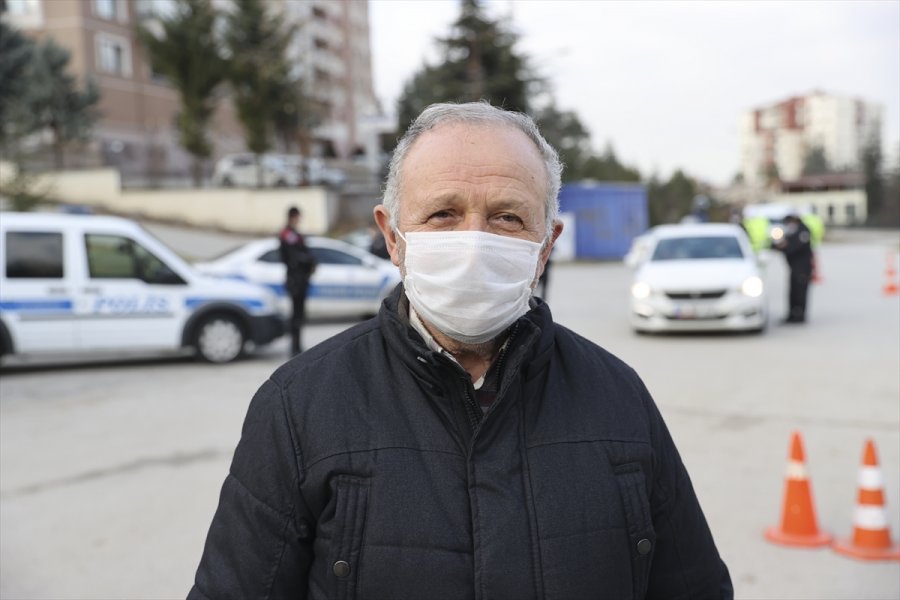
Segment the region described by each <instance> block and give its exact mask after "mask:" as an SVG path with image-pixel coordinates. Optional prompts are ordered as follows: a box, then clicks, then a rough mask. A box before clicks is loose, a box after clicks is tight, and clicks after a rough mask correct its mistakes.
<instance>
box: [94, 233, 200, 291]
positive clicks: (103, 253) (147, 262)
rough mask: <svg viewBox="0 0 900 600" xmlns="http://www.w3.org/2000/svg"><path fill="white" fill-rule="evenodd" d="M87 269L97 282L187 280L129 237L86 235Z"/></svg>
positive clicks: (175, 282) (166, 282) (176, 281)
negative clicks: (113, 280)
mask: <svg viewBox="0 0 900 600" xmlns="http://www.w3.org/2000/svg"><path fill="white" fill-rule="evenodd" d="M85 244H86V248H87V256H88V270H89V272H90V275H91V277H92V278H94V279H140V280H141V281H146V282H147V283H165V284H179V283H184V280H183V279H182V278H181V277H179V276H178V275H177V274H176V273H175V272H174V271H172V269H171V268H170V267H169V266H168V265H166V264H165V263H164V262H162V261H161V260H160V259H158V258H157V257H156V256H154V255H153V254H152V253H151V252H150V251H149V250H147V249H146V248H144V247H143V246H141V245H140V244H137V243H135V242H134V241H133V240H131V239H130V238H126V237H121V236H117V235H101V234H91V233H89V234H87V235H85Z"/></svg>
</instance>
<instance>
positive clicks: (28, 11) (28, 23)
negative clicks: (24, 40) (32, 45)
mask: <svg viewBox="0 0 900 600" xmlns="http://www.w3.org/2000/svg"><path fill="white" fill-rule="evenodd" d="M0 4H2V1H0ZM6 10H7V12H6V15H4V16H8V18H9V22H10V23H12V24H13V25H14V26H16V27H19V28H21V29H36V28H39V27H42V26H43V24H44V15H43V12H42V11H41V0H6Z"/></svg>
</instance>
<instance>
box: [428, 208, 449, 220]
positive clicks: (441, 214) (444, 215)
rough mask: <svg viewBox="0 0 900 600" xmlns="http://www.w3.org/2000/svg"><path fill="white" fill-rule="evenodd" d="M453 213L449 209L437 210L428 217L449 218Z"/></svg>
mask: <svg viewBox="0 0 900 600" xmlns="http://www.w3.org/2000/svg"><path fill="white" fill-rule="evenodd" d="M452 216H453V215H451V214H450V211H449V210H439V211H437V212H436V213H433V214H432V215H431V216H430V217H429V218H430V219H449V218H450V217H452Z"/></svg>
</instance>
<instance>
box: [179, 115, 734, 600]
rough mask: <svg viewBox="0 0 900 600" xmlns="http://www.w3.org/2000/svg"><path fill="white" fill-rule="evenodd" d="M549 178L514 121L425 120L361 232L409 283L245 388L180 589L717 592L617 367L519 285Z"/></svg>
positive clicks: (721, 572) (525, 283) (552, 180)
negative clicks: (375, 232)
mask: <svg viewBox="0 0 900 600" xmlns="http://www.w3.org/2000/svg"><path fill="white" fill-rule="evenodd" d="M560 172H561V166H560V163H559V159H558V158H557V154H556V152H555V151H554V150H553V149H552V148H551V147H550V146H549V145H548V144H547V143H546V141H544V139H543V138H542V137H541V135H540V134H539V133H538V131H537V129H536V127H535V126H534V123H533V122H532V121H531V120H530V119H529V118H528V117H526V116H524V115H521V114H516V113H510V112H505V111H502V110H499V109H496V108H493V107H491V106H489V105H487V104H484V103H474V104H462V105H447V104H438V105H433V106H430V107H429V108H427V109H426V110H425V111H424V112H423V113H422V114H421V115H420V116H419V118H418V119H417V120H416V121H415V123H413V125H412V126H411V127H410V129H409V131H408V132H407V133H406V135H405V136H404V138H403V139H402V140H401V142H400V143H399V145H398V146H397V149H396V151H395V153H394V158H393V160H392V162H391V168H390V174H389V176H388V181H387V186H386V190H385V197H384V205H383V206H379V207H377V208H376V209H375V218H376V221H377V222H378V225H379V227H380V228H381V230H382V232H383V233H384V236H385V239H386V242H387V246H388V250H389V252H390V255H391V258H392V259H393V261H394V263H395V264H397V265H398V266H399V267H400V270H401V273H402V275H403V284H402V285H401V286H399V287H398V289H397V290H396V291H395V293H394V294H393V295H392V296H391V297H390V298H388V299H387V300H386V301H385V303H384V305H383V307H382V309H381V312H380V313H379V315H378V317H377V318H376V319H373V320H371V321H369V322H366V323H363V324H361V325H358V326H356V327H353V328H351V329H349V330H347V331H346V332H344V333H341V334H339V335H337V336H336V337H334V338H332V339H330V340H328V341H326V342H325V343H323V344H320V345H319V346H316V347H314V348H312V349H311V350H308V351H307V352H305V353H304V354H302V355H301V356H300V357H298V358H296V359H294V360H293V361H291V362H290V363H288V364H287V365H285V366H284V367H282V368H280V369H279V370H278V371H276V372H275V374H274V375H273V376H272V377H271V378H270V379H269V381H267V382H266V383H265V384H263V386H262V387H261V388H260V390H259V392H258V393H257V394H256V396H255V397H254V399H253V401H252V403H251V405H250V409H249V412H248V415H247V419H246V422H245V424H244V430H243V435H242V438H241V441H240V444H239V445H238V448H237V450H236V452H235V456H234V461H233V464H232V467H231V473H230V474H229V476H228V478H227V479H226V480H225V484H224V486H223V489H222V495H221V499H220V504H219V508H218V511H217V512H216V515H215V517H214V519H213V523H212V526H211V528H210V532H209V537H208V539H207V542H206V549H205V551H204V554H203V558H202V560H201V563H200V567H199V570H198V571H197V578H196V584H195V587H194V589H193V590H192V591H191V595H190V598H196V599H200V598H209V599H216V600H218V599H221V598H310V599H320V598H321V599H325V598H361V599H390V600H399V599H410V600H441V599H446V600H460V599H466V598H473V599H474V598H483V599H507V598H508V599H511V600H526V599H539V598H547V599H552V598H567V599H580V598H608V599H613V600H617V599H632V598H660V599H662V598H666V599H676V598H678V599H683V600H688V599H690V600H699V599H706V598H716V599H719V598H731V597H732V595H733V594H732V591H731V581H730V579H729V576H728V571H727V569H726V568H725V565H724V564H723V562H722V561H721V559H720V558H719V555H718V553H717V551H716V547H715V544H714V543H713V539H712V536H711V535H710V532H709V529H708V527H707V524H706V521H705V519H704V517H703V513H702V512H701V510H700V506H699V504H698V502H697V498H696V496H695V495H694V492H693V489H692V487H691V484H690V480H689V478H688V474H687V472H686V471H685V468H684V466H683V465H682V463H681V460H680V458H679V456H678V453H677V451H676V449H675V447H674V445H673V443H672V439H671V438H670V437H669V434H668V432H667V430H666V427H665V424H664V423H663V421H662V418H661V417H660V415H659V412H658V411H657V409H656V407H655V405H654V403H653V401H652V399H651V398H650V395H649V394H648V392H647V391H646V389H645V388H644V386H643V384H642V383H641V381H640V379H639V378H638V377H637V375H636V374H635V373H634V372H633V371H632V370H631V369H630V368H629V367H627V366H626V365H625V364H623V363H622V362H620V361H619V360H617V359H616V358H615V357H613V356H612V355H610V354H609V353H607V352H606V351H604V350H602V349H601V348H599V347H598V346H596V345H594V344H593V343H591V342H589V341H587V340H585V339H584V338H581V337H579V336H578V335H576V334H575V333H573V332H571V331H569V330H568V329H566V328H564V327H562V326H560V325H557V324H555V323H554V322H553V319H552V316H551V314H550V310H549V308H548V307H547V305H546V304H544V303H543V302H541V301H540V300H538V299H536V298H533V297H532V295H531V291H532V289H533V288H534V285H535V282H536V281H537V279H538V277H539V276H540V273H541V269H542V267H543V264H544V262H545V261H546V260H547V257H548V256H549V254H550V250H551V248H552V246H553V242H554V241H555V240H556V238H557V236H559V234H560V232H561V230H562V225H561V223H560V222H559V221H558V220H557V218H556V217H557V199H556V197H557V192H558V190H559V185H560Z"/></svg>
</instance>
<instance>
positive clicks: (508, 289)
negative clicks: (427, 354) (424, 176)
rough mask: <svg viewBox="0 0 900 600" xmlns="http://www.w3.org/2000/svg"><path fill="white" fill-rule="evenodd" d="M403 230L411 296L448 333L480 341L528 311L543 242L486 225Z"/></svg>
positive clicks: (424, 315)
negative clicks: (475, 228)
mask: <svg viewBox="0 0 900 600" xmlns="http://www.w3.org/2000/svg"><path fill="white" fill-rule="evenodd" d="M398 235H400V237H401V238H402V239H403V241H405V242H406V254H405V259H404V265H405V268H406V275H405V277H404V279H403V287H404V289H405V290H406V297H407V298H409V302H410V304H412V306H413V308H414V309H415V310H416V312H417V313H418V314H419V316H421V317H422V318H423V319H425V320H426V321H428V322H429V323H431V324H432V325H434V326H435V327H437V328H438V329H439V330H440V331H441V332H442V333H444V334H445V335H447V336H449V337H451V338H453V339H454V340H457V341H460V342H463V343H466V344H480V343H483V342H486V341H488V340H491V339H493V338H495V337H497V336H498V335H499V334H500V333H501V332H503V330H504V329H506V328H507V327H509V326H510V325H512V324H513V322H514V321H515V320H516V319H518V318H519V317H521V316H522V315H524V314H525V313H526V312H528V300H529V298H531V284H532V282H533V281H534V278H535V276H536V275H537V265H538V257H539V254H540V251H541V244H538V243H536V242H529V241H528V240H522V239H519V238H513V237H507V236H504V235H495V234H492V233H485V232H483V231H427V232H426V231H419V232H410V233H407V234H406V237H404V236H403V234H400V233H399V232H398Z"/></svg>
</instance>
